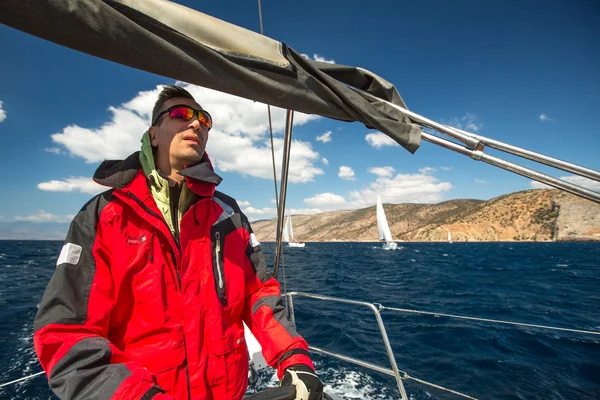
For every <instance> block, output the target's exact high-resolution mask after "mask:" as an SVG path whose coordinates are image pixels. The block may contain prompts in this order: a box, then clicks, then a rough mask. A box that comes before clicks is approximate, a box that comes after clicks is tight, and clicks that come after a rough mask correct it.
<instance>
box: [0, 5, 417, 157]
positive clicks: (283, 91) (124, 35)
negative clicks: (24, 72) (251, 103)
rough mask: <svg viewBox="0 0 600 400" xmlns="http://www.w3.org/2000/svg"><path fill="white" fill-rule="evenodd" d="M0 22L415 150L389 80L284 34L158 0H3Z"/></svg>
mask: <svg viewBox="0 0 600 400" xmlns="http://www.w3.org/2000/svg"><path fill="white" fill-rule="evenodd" d="M0 23H2V24H5V25H8V26H10V27H13V28H15V29H18V30H21V31H23V32H27V33H29V34H32V35H35V36H38V37H40V38H43V39H46V40H49V41H51V42H54V43H57V44H60V45H63V46H66V47H69V48H72V49H75V50H78V51H81V52H84V53H87V54H91V55H93V56H96V57H100V58H104V59H106V60H110V61H114V62H116V63H119V64H122V65H127V66H129V67H133V68H137V69H140V70H143V71H147V72H151V73H154V74H158V75H162V76H165V77H169V78H172V79H176V80H180V81H183V82H188V83H193V84H196V85H199V86H204V87H207V88H211V89H214V90H218V91H221V92H225V93H230V94H233V95H236V96H240V97H245V98H248V99H251V100H255V101H259V102H262V103H266V104H271V105H274V106H277V107H281V108H285V109H291V110H296V111H300V112H303V113H307V114H318V115H322V116H325V117H329V118H334V119H338V120H342V121H358V122H362V123H363V124H365V125H366V126H367V127H368V128H371V129H377V130H379V131H381V132H384V133H385V134H387V135H388V136H390V137H391V138H392V139H394V140H395V141H396V142H398V144H400V145H401V146H403V147H404V148H406V149H407V150H408V151H410V152H411V153H414V152H415V151H416V150H417V148H418V147H419V144H420V140H421V130H420V128H419V127H418V126H417V125H413V124H412V123H411V122H410V120H409V119H408V117H407V116H406V115H404V114H403V113H402V112H400V111H399V110H397V109H395V108H394V107H391V106H390V105H388V104H385V103H383V102H370V101H368V100H366V99H365V98H364V97H362V96H361V95H360V94H358V93H356V92H355V91H353V90H352V89H350V88H349V87H348V86H353V87H355V88H358V89H361V90H363V91H366V92H369V93H371V94H372V95H374V96H377V97H378V98H380V99H384V100H387V101H389V102H391V103H394V104H397V105H400V106H402V107H403V108H406V105H405V103H404V101H403V100H402V98H401V97H400V94H399V93H398V91H397V90H396V89H395V87H394V86H393V85H392V84H391V83H389V82H387V81H385V80H384V79H382V78H381V77H379V76H377V75H375V74H373V73H372V72H369V71H367V70H364V69H362V68H355V67H349V66H345V65H337V64H328V63H321V62H317V61H312V60H307V59H305V58H304V57H302V56H301V55H300V54H298V53H297V52H295V51H294V50H293V49H291V48H290V47H288V46H286V45H285V44H284V43H281V42H278V41H275V40H273V39H270V38H268V37H266V36H263V35H260V34H258V33H255V32H252V31H249V30H247V29H244V28H241V27H239V26H236V25H233V24H230V23H228V22H225V21H222V20H219V19H216V18H213V17H211V16H208V15H206V14H202V13H200V12H198V11H195V10H192V9H190V8H187V7H184V6H182V5H180V4H177V3H173V2H169V1H164V0H1V1H0Z"/></svg>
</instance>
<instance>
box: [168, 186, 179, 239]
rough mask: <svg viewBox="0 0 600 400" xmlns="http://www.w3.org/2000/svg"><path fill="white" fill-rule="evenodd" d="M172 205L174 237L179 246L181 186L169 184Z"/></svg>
mask: <svg viewBox="0 0 600 400" xmlns="http://www.w3.org/2000/svg"><path fill="white" fill-rule="evenodd" d="M169 193H170V198H171V201H170V207H171V223H172V224H173V232H174V234H173V237H174V238H175V243H177V245H178V246H179V197H180V196H181V188H180V187H172V186H169Z"/></svg>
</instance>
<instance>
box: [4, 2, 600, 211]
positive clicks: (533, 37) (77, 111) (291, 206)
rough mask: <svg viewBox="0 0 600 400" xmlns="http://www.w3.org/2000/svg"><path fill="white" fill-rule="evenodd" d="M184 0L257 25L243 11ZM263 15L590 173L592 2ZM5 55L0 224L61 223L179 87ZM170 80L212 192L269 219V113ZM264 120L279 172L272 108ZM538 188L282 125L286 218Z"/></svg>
mask: <svg viewBox="0 0 600 400" xmlns="http://www.w3.org/2000/svg"><path fill="white" fill-rule="evenodd" d="M180 3H182V4H185V5H188V6H191V7H193V8H195V9H196V10H198V11H201V12H203V13H206V14H209V15H211V16H214V17H216V18H220V19H223V20H225V21H227V22H230V23H233V24H236V25H239V26H242V27H244V28H246V29H250V30H252V31H256V32H258V31H260V25H259V16H258V6H257V2H256V1H251V0H245V1H216V2H215V1H211V2H208V1H194V2H191V1H190V2H187V3H186V2H183V1H181V2H180ZM262 11H263V26H264V33H265V34H266V35H267V36H269V37H271V38H273V39H276V40H279V41H281V42H284V43H286V44H287V45H288V46H290V47H292V48H293V49H295V50H296V51H298V52H299V53H302V54H304V55H305V56H306V57H309V58H311V59H317V60H320V61H329V62H335V63H338V64H345V65H352V66H358V67H362V68H365V69H368V70H370V71H373V72H374V73H376V74H378V75H380V76H381V77H383V78H384V79H386V80H388V81H390V82H391V83H393V84H394V85H395V86H396V88H397V89H398V91H399V93H400V94H401V96H402V97H403V99H404V101H405V102H406V104H407V106H408V108H409V109H411V110H412V111H414V112H416V113H418V114H421V115H423V116H425V117H427V118H430V119H433V120H435V121H437V122H440V123H444V124H448V125H452V126H455V127H459V128H461V129H464V130H467V131H471V132H473V133H476V134H479V135H482V136H486V137H489V138H493V139H496V140H500V141H503V142H506V143H510V144H513V145H516V146H519V147H524V148H526V149H529V150H533V151H537V152H541V153H543V154H547V155H550V156H553V157H557V158H560V159H563V160H566V161H570V162H574V163H577V164H580V165H584V166H586V167H588V168H592V169H596V170H600V135H599V132H598V126H600V112H599V110H600V72H598V71H600V50H599V49H600V3H598V2H596V1H591V0H589V1H533V0H531V1H513V0H509V1H502V2H498V1H496V2H493V1H479V0H473V1H466V0H455V1H444V0H437V1H432V0H424V1H376V0H371V1H369V2H364V1H350V0H348V1H342V0H322V1H285V2H284V1H275V0H263V1H262ZM0 54H1V55H0V139H1V141H2V146H0V163H1V168H0V179H1V182H2V183H3V185H4V188H5V189H4V190H3V191H2V192H1V194H0V222H16V221H31V222H68V221H69V220H70V219H71V218H72V217H73V216H74V215H75V214H76V213H77V212H78V211H79V209H80V208H81V207H82V206H83V205H84V204H85V203H86V202H87V200H89V199H90V198H91V197H92V196H93V195H95V194H97V193H100V192H102V191H104V190H106V188H104V187H101V186H99V185H97V184H96V183H94V182H93V181H92V179H91V177H92V175H93V173H94V171H95V169H96V168H97V166H98V165H99V163H100V162H101V161H102V160H104V159H121V158H125V157H127V156H128V155H129V154H131V153H133V152H134V151H137V150H139V146H140V142H139V141H140V138H141V136H142V134H143V133H144V132H145V131H146V129H147V127H148V125H149V119H150V112H151V109H152V106H153V103H154V101H155V98H156V95H157V93H158V92H159V90H160V86H161V85H165V84H174V83H176V82H175V81H173V80H172V79H168V78H164V77H160V76H157V75H153V74H149V73H146V72H142V71H139V70H134V69H131V68H127V67H124V66H121V65H118V64H115V63H112V62H109V61H105V60H101V59H98V58H95V57H92V56H88V55H85V54H82V53H78V52H76V51H73V50H70V49H66V48H63V47H60V46H58V45H55V44H52V43H50V42H46V41H44V40H41V39H38V38H35V37H33V36H30V35H28V34H25V33H22V32H19V31H16V30H14V29H12V28H9V27H6V26H3V25H0ZM178 84H181V85H183V86H184V87H186V88H187V89H188V90H189V91H190V92H191V93H192V94H193V95H194V96H195V98H196V100H197V101H198V102H199V103H200V104H201V105H202V106H203V107H204V108H205V109H207V110H208V111H209V112H210V113H211V114H212V116H213V119H214V127H213V129H212V130H211V132H210V137H209V142H208V146H207V151H208V154H209V155H210V157H211V159H212V160H213V162H214V164H215V168H216V171H217V173H218V174H219V175H221V176H222V177H223V178H224V180H223V182H222V183H221V184H220V185H219V188H218V189H219V190H221V191H223V192H225V193H226V194H228V195H230V196H232V197H234V198H236V199H237V200H238V203H239V204H240V206H241V207H242V210H243V211H244V212H245V213H246V214H247V215H248V217H249V218H250V219H251V220H260V219H265V218H272V217H275V216H276V210H275V204H274V203H275V201H274V199H275V194H274V191H275V190H274V183H273V172H272V165H271V151H270V147H269V146H270V140H269V132H268V119H267V118H268V117H267V115H268V114H267V106H266V105H264V104H260V103H254V102H252V101H249V100H245V99H241V98H237V97H233V96H230V95H227V94H223V93H219V92H215V91H211V90H208V89H204V88H199V87H196V86H192V85H188V84H186V83H184V82H179V83H178ZM272 113H273V123H274V129H275V131H274V142H275V149H276V163H277V171H278V172H279V171H280V170H281V158H282V156H281V154H282V151H281V149H282V145H283V129H284V125H285V111H284V110H281V109H272ZM489 153H490V154H492V155H496V156H501V155H502V154H501V153H498V152H494V151H490V152H489ZM503 157H504V156H503ZM505 158H506V159H507V160H510V161H515V158H514V157H510V156H506V157H505ZM523 164H524V165H526V166H534V164H532V163H531V162H523ZM536 168H538V169H539V170H540V171H542V172H546V173H550V174H552V175H553V176H556V177H566V179H568V180H571V181H572V182H575V183H581V184H583V185H585V186H587V187H589V188H592V189H593V190H597V191H600V184H598V183H592V182H586V181H585V180H582V179H580V178H574V177H572V176H571V174H569V173H566V172H562V171H557V170H554V169H551V168H548V167H536ZM538 187H541V185H539V184H537V183H535V182H532V181H531V180H530V179H527V178H524V177H520V176H518V175H515V174H513V173H510V172H507V171H504V170H501V169H498V168H496V167H492V166H489V165H486V164H484V163H482V162H478V161H474V160H471V159H470V158H468V157H465V156H463V155H460V154H457V153H454V152H452V151H450V150H447V149H443V148H440V147H438V146H436V145H433V144H430V143H427V142H422V145H421V148H420V149H419V150H418V151H417V152H416V153H415V154H410V153H409V152H407V151H406V150H404V149H403V148H401V147H400V146H399V145H397V144H395V143H394V142H393V141H391V140H390V139H388V138H387V137H386V136H384V135H383V134H381V133H379V132H377V131H374V130H370V129H367V128H366V127H365V126H363V125H361V124H358V123H345V122H339V121H334V120H329V119H326V118H323V117H319V116H316V115H304V114H298V113H296V114H295V118H294V128H293V144H292V151H291V168H290V175H289V186H288V191H287V193H288V197H287V200H286V205H287V209H288V213H291V214H314V213H319V212H325V211H331V210H339V209H356V208H363V207H368V206H373V205H375V202H376V197H377V194H378V193H379V194H380V195H381V197H382V199H383V202H384V203H406V202H411V203H438V202H441V201H445V200H450V199H461V198H470V199H482V200H488V199H491V198H493V197H496V196H499V195H502V194H506V193H510V192H515V191H521V190H527V189H531V188H538Z"/></svg>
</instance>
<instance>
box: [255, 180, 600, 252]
mask: <svg viewBox="0 0 600 400" xmlns="http://www.w3.org/2000/svg"><path fill="white" fill-rule="evenodd" d="M384 209H385V214H386V216H387V220H388V224H389V225H390V230H391V231H392V236H393V237H394V239H395V240H403V241H419V242H421V241H425V242H435V241H446V240H447V235H448V234H447V232H451V233H452V240H453V241H552V240H557V241H558V240H600V205H599V204H596V203H594V202H591V201H589V200H585V199H581V198H579V197H577V196H574V195H570V194H568V193H565V192H562V191H559V190H546V189H536V190H527V191H523V192H517V193H511V194H507V195H503V196H500V197H496V198H494V199H491V200H488V201H482V200H450V201H445V202H442V203H438V204H384ZM293 218H294V236H295V237H296V239H297V240H301V241H305V242H328V241H359V242H362V241H367V242H374V241H377V240H378V233H377V219H376V214H375V206H373V207H368V208H363V209H359V210H351V211H347V210H346V211H332V212H327V213H323V214H315V215H297V216H294V217H293ZM275 225H276V220H275V219H271V220H264V221H258V222H255V223H253V224H252V228H253V229H254V232H255V234H256V236H257V238H258V239H259V240H260V241H275Z"/></svg>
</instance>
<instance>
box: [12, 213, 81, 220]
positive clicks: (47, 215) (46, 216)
mask: <svg viewBox="0 0 600 400" xmlns="http://www.w3.org/2000/svg"><path fill="white" fill-rule="evenodd" d="M73 217H75V216H74V215H54V214H50V213H48V212H46V211H44V210H39V211H38V213H37V214H33V215H28V216H25V217H22V216H19V215H17V216H16V217H15V218H14V219H15V220H16V221H29V222H70V221H71V220H72V219H73Z"/></svg>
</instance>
